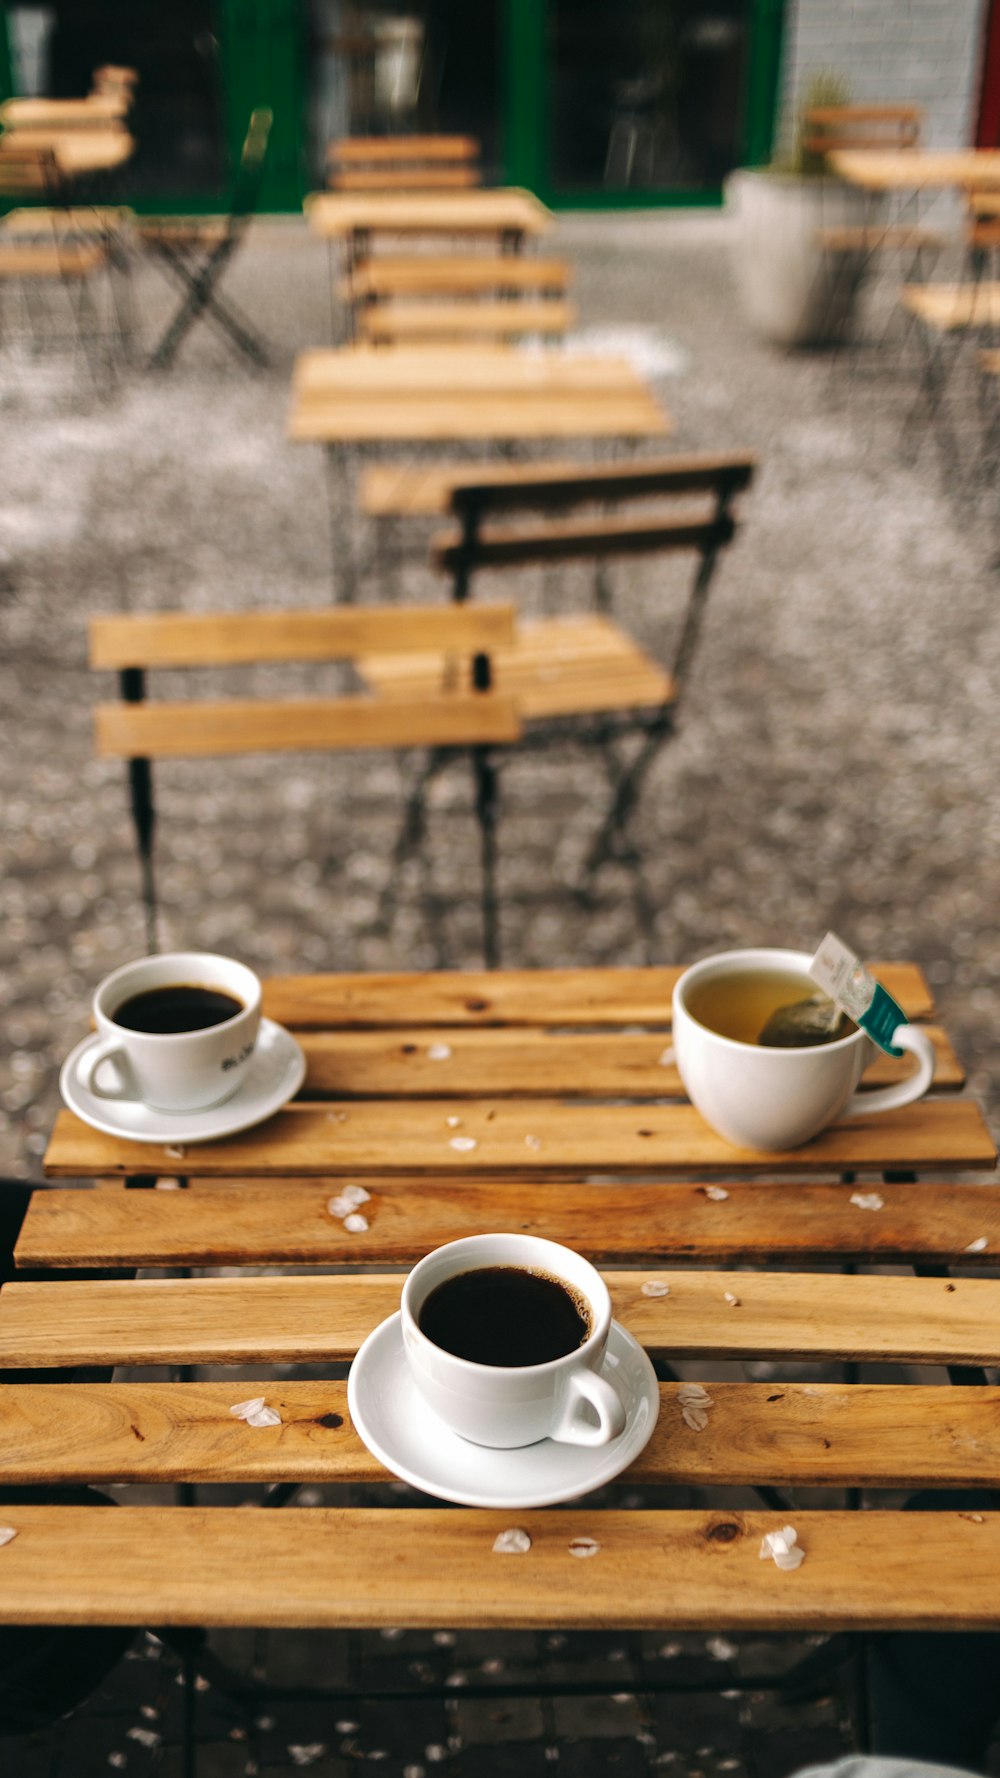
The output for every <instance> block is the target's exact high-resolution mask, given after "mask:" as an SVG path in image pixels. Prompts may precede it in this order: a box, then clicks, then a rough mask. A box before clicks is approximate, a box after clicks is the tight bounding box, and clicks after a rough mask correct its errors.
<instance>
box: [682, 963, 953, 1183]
mask: <svg viewBox="0 0 1000 1778" xmlns="http://www.w3.org/2000/svg"><path fill="white" fill-rule="evenodd" d="M811 961H812V957H811V954H810V953H809V952H808V951H779V950H746V951H723V952H721V953H720V954H719V955H718V956H715V957H706V958H705V959H704V961H703V962H701V963H695V964H694V965H693V966H692V967H691V968H690V969H686V970H685V971H684V973H683V974H682V975H681V976H680V978H679V980H678V982H677V985H676V987H675V988H674V997H673V1022H674V1033H673V1035H674V1056H675V1059H676V1062H677V1068H678V1071H679V1073H680V1077H681V1079H682V1081H683V1082H684V1086H685V1088H686V1090H687V1093H688V1097H689V1098H690V1100H691V1103H692V1104H693V1105H694V1106H696V1108H697V1109H698V1111H700V1112H701V1115H702V1117H703V1118H704V1119H705V1122H706V1123H708V1124H711V1126H712V1128H713V1130H715V1131H716V1132H717V1133H718V1135H720V1136H722V1137H724V1138H725V1140H726V1141H727V1142H732V1143H734V1144H735V1146H736V1147H737V1148H753V1149H784V1148H798V1147H799V1146H800V1145H801V1144H802V1143H804V1142H809V1141H810V1140H811V1138H812V1137H813V1136H817V1135H818V1134H819V1132H820V1131H821V1130H825V1129H826V1126H827V1125H828V1124H831V1123H833V1122H834V1120H835V1119H836V1118H843V1117H859V1116H861V1115H862V1114H864V1115H865V1116H869V1115H870V1114H871V1113H873V1112H880V1111H892V1110H895V1109H896V1108H897V1107H898V1106H901V1105H909V1104H910V1103H911V1102H912V1101H913V1100H914V1099H919V1098H920V1096H921V1095H922V1094H923V1093H925V1092H926V1091H927V1088H928V1087H929V1086H930V1084H931V1081H932V1080H933V1078H934V1068H935V1055H934V1047H933V1045H932V1043H931V1041H930V1038H929V1037H928V1036H927V1034H926V1032H924V1031H921V1030H919V1029H918V1028H917V1027H916V1026H914V1025H906V1024H903V1025H900V1026H898V1028H897V1029H896V1031H895V1032H894V1033H893V1040H892V1041H893V1044H894V1046H895V1047H897V1048H899V1049H906V1050H911V1051H912V1052H913V1054H914V1055H915V1056H916V1057H917V1061H918V1064H919V1065H918V1067H917V1070H916V1073H915V1074H912V1075H909V1076H908V1077H907V1078H906V1079H905V1080H902V1081H900V1082H899V1083H898V1084H897V1085H895V1086H891V1087H882V1088H880V1089H878V1090H877V1091H873V1092H864V1093H857V1092H855V1088H856V1086H857V1084H858V1081H859V1080H860V1079H861V1075H862V1072H863V1070H864V1069H865V1068H866V1067H867V1065H868V1063H869V1062H870V1061H871V1059H872V1057H873V1056H875V1055H877V1054H878V1051H877V1048H876V1046H875V1044H873V1043H872V1041H871V1038H870V1037H868V1036H867V1034H866V1033H865V1032H864V1031H862V1030H860V1028H859V1029H856V1030H853V1031H851V1032H850V1033H849V1034H848V1035H847V1036H846V1037H840V1038H838V1039H837V1041H836V1042H835V1043H824V1044H817V1045H814V1046H811V1047H808V1048H807V1047H802V1048H801V1049H770V1048H767V1047H765V1046H763V1045H761V1044H755V1043H741V1042H738V1041H737V1040H736V1039H735V1038H732V1037H723V1036H722V1035H721V1034H720V1033H719V1032H718V1031H712V1030H710V1029H709V1027H708V1026H707V1025H703V1024H701V1023H700V1022H699V1021H698V1020H697V1019H696V1018H693V1017H692V1015H691V1012H690V1011H689V996H690V994H691V993H692V991H693V990H694V989H696V988H698V987H700V986H703V985H704V984H705V983H706V982H708V981H710V980H720V979H722V978H724V977H731V976H732V977H736V976H739V975H741V974H743V975H746V974H751V973H755V972H757V971H759V970H762V969H764V970H782V971H786V972H791V973H794V974H796V975H801V977H802V992H803V998H806V997H807V996H808V995H810V994H815V993H816V992H817V989H816V984H815V982H813V981H812V979H811V977H810V975H809V964H810V963H811Z"/></svg>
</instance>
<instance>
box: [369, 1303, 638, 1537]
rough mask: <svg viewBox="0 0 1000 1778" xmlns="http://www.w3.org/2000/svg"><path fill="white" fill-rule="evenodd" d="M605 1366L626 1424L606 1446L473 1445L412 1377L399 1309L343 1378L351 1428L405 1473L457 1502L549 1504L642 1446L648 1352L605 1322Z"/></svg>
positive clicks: (585, 1487) (571, 1495) (590, 1484)
mask: <svg viewBox="0 0 1000 1778" xmlns="http://www.w3.org/2000/svg"><path fill="white" fill-rule="evenodd" d="M603 1371H604V1375H605V1376H607V1377H612V1376H613V1377H614V1379H615V1383H616V1386H617V1388H618V1389H619V1391H620V1393H621V1397H622V1401H623V1402H624V1404H625V1414H626V1420H625V1431H624V1432H623V1433H621V1434H620V1435H619V1437H618V1438H616V1439H612V1441H611V1443H610V1444H608V1445H596V1446H595V1445H557V1444H556V1443H554V1441H553V1440H552V1439H550V1438H546V1439H542V1441H541V1443H539V1444H536V1445H522V1446H521V1447H520V1448H519V1449H518V1450H515V1451H497V1450H493V1449H492V1448H489V1449H487V1448H486V1447H485V1446H483V1445H473V1444H470V1443H469V1441H468V1440H467V1439H464V1438H459V1436H458V1434H457V1433H455V1432H452V1431H451V1430H450V1428H449V1427H447V1426H445V1424H444V1422H443V1421H442V1420H439V1419H438V1416H437V1415H436V1414H435V1413H433V1412H432V1411H431V1409H430V1408H429V1407H427V1406H425V1404H424V1402H423V1401H422V1400H421V1398H420V1396H419V1395H418V1393H417V1390H416V1388H415V1387H414V1385H413V1383H412V1382H411V1380H410V1373H409V1369H408V1366H407V1362H406V1354H405V1352H404V1350H403V1334H402V1325H401V1318H400V1316H399V1314H398V1313H397V1314H395V1315H390V1317H389V1319H388V1321H383V1322H382V1324H381V1326H379V1327H377V1328H376V1329H375V1331H374V1333H370V1334H369V1335H368V1338H367V1339H366V1340H365V1342H364V1345H363V1346H361V1347H360V1348H359V1350H358V1353H357V1356H356V1358H355V1360H354V1363H353V1364H352V1366H351V1370H350V1374H349V1376H348V1379H347V1404H348V1408H349V1410H350V1415H351V1420H352V1421H353V1423H354V1428H355V1431H356V1432H357V1434H358V1436H359V1437H360V1438H361V1439H363V1440H364V1443H365V1444H366V1445H367V1446H368V1449H369V1450H370V1451H371V1452H372V1454H373V1455H374V1456H375V1457H377V1458H378V1459H379V1460H380V1462H382V1463H384V1464H385V1466H386V1468H387V1469H391V1470H392V1472H393V1474H394V1475H397V1476H399V1477H400V1478H401V1480H402V1481H404V1482H410V1483H411V1484H412V1485H413V1487H415V1488H420V1489H422V1490H423V1492H424V1493H425V1494H434V1495H436V1496H437V1497H438V1498H439V1499H440V1500H454V1501H456V1502H457V1503H458V1505H459V1506H486V1507H499V1508H500V1509H501V1510H507V1509H512V1508H514V1507H529V1506H554V1505H555V1504H556V1502H557V1501H561V1500H574V1499H575V1498H576V1496H577V1495H578V1494H587V1493H589V1492H590V1490H591V1489H592V1488H599V1487H601V1486H602V1484H603V1483H604V1482H610V1481H613V1480H614V1477H615V1476H617V1475H620V1474H621V1472H622V1470H623V1469H626V1468H627V1467H628V1465H629V1464H630V1463H631V1462H633V1460H634V1459H635V1458H636V1457H637V1456H638V1455H639V1452H640V1451H641V1450H642V1449H643V1446H644V1445H645V1444H646V1442H647V1440H648V1439H649V1436H650V1434H651V1432H652V1430H653V1427H654V1426H655V1425H656V1416H657V1413H658V1412H659V1407H660V1393H659V1390H658V1388H657V1384H656V1375H655V1372H654V1370H653V1367H652V1365H651V1364H650V1362H649V1359H648V1358H647V1356H646V1354H645V1352H644V1351H643V1349H642V1347H641V1346H640V1345H639V1343H638V1341H637V1340H634V1339H633V1338H632V1335H631V1334H630V1333H627V1332H626V1331H625V1329H624V1328H623V1327H621V1326H619V1324H618V1322H617V1321H613V1322H612V1323H611V1335H610V1338H609V1340H608V1350H607V1355H606V1357H605V1360H604V1365H603Z"/></svg>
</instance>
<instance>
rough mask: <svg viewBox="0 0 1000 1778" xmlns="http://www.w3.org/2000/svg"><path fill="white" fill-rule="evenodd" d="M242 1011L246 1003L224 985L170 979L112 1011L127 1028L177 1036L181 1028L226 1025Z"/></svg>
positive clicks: (162, 1035) (204, 1028) (190, 1029)
mask: <svg viewBox="0 0 1000 1778" xmlns="http://www.w3.org/2000/svg"><path fill="white" fill-rule="evenodd" d="M242 1011H243V1002H242V1000H238V999H237V998H236V995H235V994H227V993H225V992H224V990H223V989H222V988H208V987H204V986H202V984H201V983H200V982H169V983H168V984H167V985H166V986H165V987H162V988H144V989H143V991H142V992H141V993H140V994H133V995H132V996H131V997H130V998H129V999H128V1000H123V1001H122V1004H121V1006H116V1007H115V1010H114V1012H113V1013H112V1014H111V1017H112V1018H113V1020H114V1022H115V1024H116V1025H123V1026H124V1028H125V1030H126V1031H146V1032H149V1033H151V1034H153V1035H156V1036H158V1037H174V1036H176V1035H177V1034H178V1033H179V1032H181V1031H206V1030H207V1029H208V1028H209V1026H210V1025H223V1024H225V1022H226V1020H227V1019H234V1018H235V1017H236V1015H237V1013H241V1012H242Z"/></svg>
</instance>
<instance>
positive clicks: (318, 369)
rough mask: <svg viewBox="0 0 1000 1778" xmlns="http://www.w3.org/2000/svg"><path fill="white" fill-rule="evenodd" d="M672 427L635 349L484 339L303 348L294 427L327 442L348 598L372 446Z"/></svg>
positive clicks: (601, 437)
mask: <svg viewBox="0 0 1000 1778" xmlns="http://www.w3.org/2000/svg"><path fill="white" fill-rule="evenodd" d="M671 430H672V422H671V420H670V417H669V415H668V414H667V412H666V410H665V409H664V407H663V404H662V402H661V401H660V400H659V398H658V397H657V396H656V395H655V394H654V392H653V390H652V389H651V388H650V386H649V384H648V383H647V382H646V380H645V379H644V378H643V377H642V376H641V375H640V374H639V372H638V371H637V370H636V369H635V367H634V366H633V365H632V364H630V363H629V362H628V360H626V359H624V358H622V359H619V358H603V357H596V356H593V355H590V354H585V353H576V352H563V351H558V350H551V349H550V350H548V351H539V352H530V353H529V352H525V351H523V350H521V349H519V348H518V347H517V346H506V347H505V346H502V345H496V344H483V343H482V342H475V343H471V344H464V345H463V344H447V345H440V344H435V345H420V346H413V345H398V346H396V345H394V346H392V347H391V349H388V348H386V347H381V346H378V345H359V346H339V347H316V348H314V349H312V350H310V351H306V352H302V353H300V355H299V357H298V358H297V359H296V362H295V369H294V374H293V378H292V401H291V410H290V413H289V419H288V436H289V437H290V438H291V439H293V440H294V441H295V442H297V443H300V444H321V445H323V446H324V447H325V450H326V457H327V464H328V468H329V472H330V476H329V481H330V493H331V498H332V500H333V502H334V530H335V533H336V535H337V537H338V539H339V545H338V549H337V558H338V559H337V565H336V567H337V575H338V580H339V582H340V590H341V593H342V596H343V597H344V598H345V599H348V598H350V597H352V596H353V592H354V588H355V583H356V581H357V579H358V577H359V574H360V567H359V563H358V561H357V555H356V549H355V545H354V541H353V522H354V517H355V513H356V510H357V507H358V504H359V503H358V499H357V497H356V493H355V488H354V482H355V479H356V478H357V479H358V480H359V481H360V477H361V475H363V473H364V470H363V463H364V459H365V456H366V453H369V452H371V451H374V450H377V449H378V448H380V447H382V446H385V445H404V446H409V447H419V446H424V445H427V446H437V445H441V444H460V445H463V446H465V445H473V446H475V445H478V446H484V447H487V448H489V449H491V450H494V451H495V450H497V449H504V448H507V449H510V448H511V447H512V446H514V447H521V448H525V449H527V450H530V451H532V452H535V453H537V451H538V450H539V449H544V448H545V447H546V446H548V445H551V444H552V443H553V442H556V441H561V440H568V439H575V440H580V441H583V442H587V441H589V442H590V443H591V444H593V445H599V444H600V442H601V441H605V440H610V441H622V442H623V443H626V444H634V443H635V442H637V441H638V440H640V439H645V438H659V437H663V436H665V435H666V434H667V433H668V432H670V431H671ZM397 473H398V472H397Z"/></svg>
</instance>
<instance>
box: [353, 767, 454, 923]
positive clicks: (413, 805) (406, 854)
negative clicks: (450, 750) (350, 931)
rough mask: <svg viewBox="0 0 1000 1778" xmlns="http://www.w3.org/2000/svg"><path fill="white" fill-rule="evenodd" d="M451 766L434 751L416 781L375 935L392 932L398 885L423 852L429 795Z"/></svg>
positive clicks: (379, 908) (377, 912)
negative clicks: (443, 771) (435, 781)
mask: <svg viewBox="0 0 1000 1778" xmlns="http://www.w3.org/2000/svg"><path fill="white" fill-rule="evenodd" d="M447 763H448V754H447V753H446V752H445V750H444V749H443V748H440V747H436V748H434V749H433V750H432V751H431V752H430V753H429V754H428V756H427V758H426V760H425V761H424V763H423V766H422V767H421V769H420V771H419V772H418V773H417V776H416V778H415V779H414V782H413V785H412V786H411V789H410V794H409V796H408V797H407V799H406V807H405V809H404V810H403V819H402V821H401V822H400V826H399V832H398V833H397V835H396V843H395V845H394V846H393V849H392V858H391V860H390V863H389V875H388V878H387V879H386V882H385V885H384V887H383V889H382V891H381V894H380V895H379V899H378V906H377V908H376V910H375V918H374V919H373V921H372V929H373V931H375V932H385V931H387V930H388V927H389V924H390V921H391V919H392V907H393V902H394V900H395V895H396V884H397V879H398V877H399V873H400V871H402V870H403V868H404V867H405V866H406V865H407V864H408V863H409V860H410V859H411V858H412V857H413V855H414V853H416V852H417V851H419V850H420V848H421V845H422V843H423V840H424V837H425V832H426V825H427V823H426V813H427V811H426V796H427V791H428V790H429V788H430V786H431V784H432V782H433V780H434V779H435V778H436V777H437V775H438V773H439V772H440V771H442V770H443V769H444V767H445V765H446V764H447Z"/></svg>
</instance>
